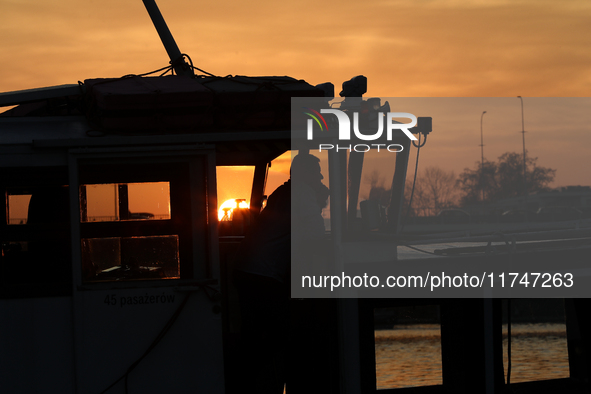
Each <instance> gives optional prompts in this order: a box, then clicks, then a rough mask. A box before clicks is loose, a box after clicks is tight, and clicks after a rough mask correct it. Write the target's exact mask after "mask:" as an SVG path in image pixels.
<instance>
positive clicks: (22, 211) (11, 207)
mask: <svg viewBox="0 0 591 394" xmlns="http://www.w3.org/2000/svg"><path fill="white" fill-rule="evenodd" d="M6 200H7V201H6V207H7V209H6V213H7V217H6V224H9V225H10V224H27V218H28V216H29V202H30V201H31V194H29V193H25V194H11V193H8V194H7V199H6Z"/></svg>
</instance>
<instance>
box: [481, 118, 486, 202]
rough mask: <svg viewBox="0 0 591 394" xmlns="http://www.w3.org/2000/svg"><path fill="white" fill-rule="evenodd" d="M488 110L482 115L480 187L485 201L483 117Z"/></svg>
mask: <svg viewBox="0 0 591 394" xmlns="http://www.w3.org/2000/svg"><path fill="white" fill-rule="evenodd" d="M485 113H486V111H482V115H480V188H481V189H482V201H483V202H484V137H483V134H482V118H483V117H484V114H485Z"/></svg>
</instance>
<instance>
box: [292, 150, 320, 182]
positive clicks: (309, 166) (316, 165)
mask: <svg viewBox="0 0 591 394" xmlns="http://www.w3.org/2000/svg"><path fill="white" fill-rule="evenodd" d="M290 175H291V179H293V180H295V181H297V182H303V183H308V184H314V183H319V182H321V181H322V179H324V177H323V176H322V173H321V172H320V159H319V158H317V157H316V156H313V155H311V154H309V153H299V154H298V155H297V156H295V157H294V158H293V161H292V162H291V169H290Z"/></svg>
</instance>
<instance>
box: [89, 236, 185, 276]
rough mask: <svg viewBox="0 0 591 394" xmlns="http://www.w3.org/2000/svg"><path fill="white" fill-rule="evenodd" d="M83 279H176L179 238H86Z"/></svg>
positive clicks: (178, 272)
mask: <svg viewBox="0 0 591 394" xmlns="http://www.w3.org/2000/svg"><path fill="white" fill-rule="evenodd" d="M82 267H83V273H82V274H83V276H84V277H86V278H89V279H92V280H95V281H109V280H133V279H178V278H180V267H179V239H178V236H176V235H162V236H151V237H115V238H85V239H83V240H82Z"/></svg>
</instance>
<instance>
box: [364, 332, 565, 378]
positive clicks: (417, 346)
mask: <svg viewBox="0 0 591 394" xmlns="http://www.w3.org/2000/svg"><path fill="white" fill-rule="evenodd" d="M506 334H507V326H506V325H505V326H504V327H503V336H504V340H503V358H504V360H503V364H504V366H505V374H506V372H507V346H508V340H507V336H506ZM375 352H376V378H377V388H378V389H387V388H388V389H389V388H403V387H416V386H431V385H438V384H442V373H441V331H440V326H439V325H438V324H413V325H405V326H402V325H397V326H396V327H395V329H391V330H376V331H375ZM511 358H512V366H511V382H512V383H518V382H526V381H534V380H546V379H560V378H567V377H569V366H568V351H567V342H566V326H565V324H547V323H538V324H513V325H512V326H511Z"/></svg>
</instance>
